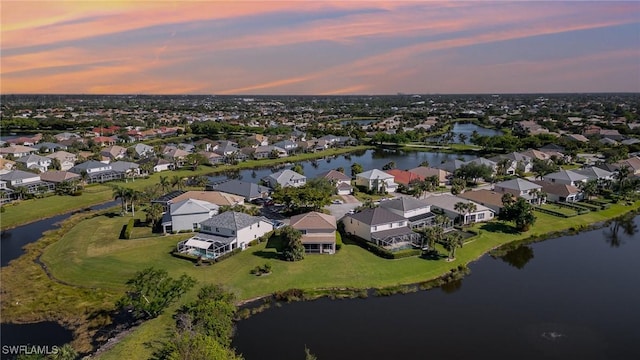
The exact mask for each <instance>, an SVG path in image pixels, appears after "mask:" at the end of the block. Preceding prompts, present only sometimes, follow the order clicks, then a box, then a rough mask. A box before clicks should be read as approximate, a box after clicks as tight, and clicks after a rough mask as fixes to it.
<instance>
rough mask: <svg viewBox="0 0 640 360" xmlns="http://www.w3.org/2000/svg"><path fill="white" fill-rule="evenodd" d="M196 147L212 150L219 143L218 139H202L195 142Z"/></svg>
mask: <svg viewBox="0 0 640 360" xmlns="http://www.w3.org/2000/svg"><path fill="white" fill-rule="evenodd" d="M194 144H195V145H196V148H198V149H202V150H204V151H205V152H211V151H212V150H213V149H214V148H215V146H216V145H217V144H218V142H217V141H213V140H211V139H206V138H205V139H200V140H198V141H196V142H195V143H194Z"/></svg>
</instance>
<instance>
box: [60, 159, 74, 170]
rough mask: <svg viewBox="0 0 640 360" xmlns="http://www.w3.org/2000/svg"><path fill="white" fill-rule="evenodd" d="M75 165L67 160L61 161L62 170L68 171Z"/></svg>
mask: <svg viewBox="0 0 640 360" xmlns="http://www.w3.org/2000/svg"><path fill="white" fill-rule="evenodd" d="M74 165H75V163H74V162H72V161H67V160H64V161H61V162H60V170H62V171H67V170H69V169H71V168H72V167H73V166H74Z"/></svg>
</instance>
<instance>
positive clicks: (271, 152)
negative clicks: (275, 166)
mask: <svg viewBox="0 0 640 360" xmlns="http://www.w3.org/2000/svg"><path fill="white" fill-rule="evenodd" d="M247 150H249V151H248V153H247V152H244V151H243V153H245V154H247V155H251V156H253V158H254V159H256V160H258V159H269V158H276V157H278V158H282V157H287V156H289V154H288V153H287V151H286V150H285V149H282V148H280V147H277V146H275V145H267V146H257V147H255V148H247ZM276 155H277V156H276Z"/></svg>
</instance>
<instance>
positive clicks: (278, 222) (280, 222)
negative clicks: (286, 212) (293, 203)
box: [273, 221, 285, 229]
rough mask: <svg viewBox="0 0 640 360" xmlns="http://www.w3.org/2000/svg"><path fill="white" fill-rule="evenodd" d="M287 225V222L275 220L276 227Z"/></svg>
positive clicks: (274, 226)
mask: <svg viewBox="0 0 640 360" xmlns="http://www.w3.org/2000/svg"><path fill="white" fill-rule="evenodd" d="M284 225H285V223H283V222H282V221H274V222H273V228H274V229H280V228H281V227H283V226H284Z"/></svg>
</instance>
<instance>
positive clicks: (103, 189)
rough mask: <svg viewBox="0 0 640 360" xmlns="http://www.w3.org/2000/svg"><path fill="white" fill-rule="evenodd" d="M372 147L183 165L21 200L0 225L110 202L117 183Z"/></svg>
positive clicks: (139, 183)
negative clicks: (194, 166) (73, 191)
mask: <svg viewBox="0 0 640 360" xmlns="http://www.w3.org/2000/svg"><path fill="white" fill-rule="evenodd" d="M368 148H370V147H369V146H349V147H344V148H337V149H328V150H325V151H319V152H315V153H304V154H299V155H295V156H290V157H285V158H280V159H265V160H249V161H243V162H241V163H239V164H238V165H221V166H216V167H211V166H199V167H198V168H197V169H196V170H195V171H194V170H191V168H182V169H180V170H176V171H163V172H160V173H155V174H151V175H150V176H149V177H148V178H144V179H136V180H133V181H132V180H128V181H127V182H124V181H113V182H109V183H107V184H96V185H90V186H87V187H86V189H85V191H84V192H83V193H82V195H81V196H58V195H54V196H49V197H46V198H42V199H31V200H24V201H20V202H18V203H16V204H12V205H8V206H5V212H4V213H2V214H1V215H0V227H1V228H2V229H3V230H4V229H7V228H12V227H15V226H19V225H24V224H28V223H30V222H34V221H37V220H40V219H44V218H48V217H51V216H55V215H58V214H63V213H67V212H70V211H74V210H78V209H83V208H86V207H89V206H92V205H96V204H100V203H104V202H107V201H109V200H112V199H113V191H112V189H111V186H114V185H117V186H122V187H126V188H130V189H135V190H139V191H141V190H143V189H144V188H145V187H147V186H152V185H156V184H158V183H159V182H160V176H167V177H169V178H170V179H171V178H173V177H174V176H179V177H182V178H187V177H191V176H198V175H206V174H212V173H220V172H225V171H232V170H241V169H251V168H256V167H261V166H265V167H268V166H273V165H277V164H283V163H287V162H296V161H304V160H311V159H317V158H321V157H325V156H334V155H339V154H345V153H349V152H353V151H357V150H364V149H368Z"/></svg>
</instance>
